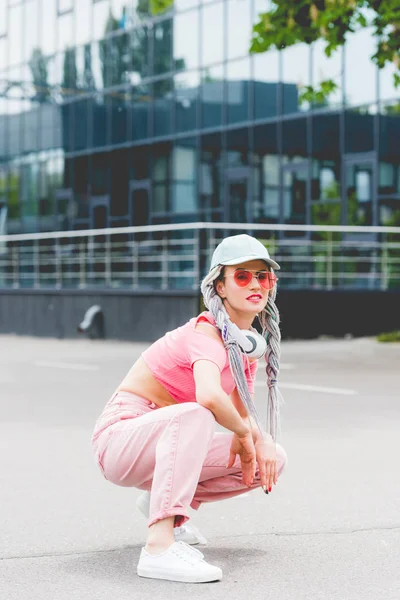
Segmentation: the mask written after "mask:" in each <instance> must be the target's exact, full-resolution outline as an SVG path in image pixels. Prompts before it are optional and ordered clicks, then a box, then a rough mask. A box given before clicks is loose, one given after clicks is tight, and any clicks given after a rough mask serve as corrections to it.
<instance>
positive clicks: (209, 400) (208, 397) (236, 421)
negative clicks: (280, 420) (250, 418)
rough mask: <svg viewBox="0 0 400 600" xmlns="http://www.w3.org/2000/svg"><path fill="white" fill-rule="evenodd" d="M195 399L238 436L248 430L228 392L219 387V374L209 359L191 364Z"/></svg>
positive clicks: (218, 421)
mask: <svg viewBox="0 0 400 600" xmlns="http://www.w3.org/2000/svg"><path fill="white" fill-rule="evenodd" d="M193 375H194V381H195V384H196V400H197V402H198V403H199V404H201V405H202V406H204V407H205V408H208V409H209V410H210V411H211V412H212V413H213V415H214V416H215V420H216V421H217V423H219V424H220V425H222V427H226V429H229V430H230V431H233V433H236V435H237V436H238V437H239V438H243V437H245V436H246V435H247V434H248V433H249V432H250V427H249V425H248V423H246V422H245V421H244V420H243V418H242V417H241V416H240V414H239V413H238V411H237V410H236V408H235V407H234V405H233V404H232V401H231V399H230V397H229V396H228V394H226V393H225V392H224V390H223V389H222V387H221V374H220V371H219V369H218V367H217V365H216V364H215V363H213V362H211V361H209V360H205V359H204V360H203V359H202V360H197V361H196V362H195V363H194V365H193Z"/></svg>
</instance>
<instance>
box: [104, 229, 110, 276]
mask: <svg viewBox="0 0 400 600" xmlns="http://www.w3.org/2000/svg"><path fill="white" fill-rule="evenodd" d="M104 266H105V282H106V285H108V287H111V286H112V273H111V269H112V267H111V242H110V235H109V234H107V235H106V244H105V261H104Z"/></svg>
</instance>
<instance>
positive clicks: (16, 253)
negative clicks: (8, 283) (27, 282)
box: [12, 242, 19, 289]
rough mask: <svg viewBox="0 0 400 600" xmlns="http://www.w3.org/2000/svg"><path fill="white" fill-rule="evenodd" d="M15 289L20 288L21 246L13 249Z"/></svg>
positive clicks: (17, 245)
mask: <svg viewBox="0 0 400 600" xmlns="http://www.w3.org/2000/svg"><path fill="white" fill-rule="evenodd" d="M12 250H13V251H12V265H13V274H14V278H13V288H15V289H17V288H19V244H18V242H17V244H16V245H15V246H13V247H12Z"/></svg>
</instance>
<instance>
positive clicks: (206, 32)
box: [0, 0, 400, 233]
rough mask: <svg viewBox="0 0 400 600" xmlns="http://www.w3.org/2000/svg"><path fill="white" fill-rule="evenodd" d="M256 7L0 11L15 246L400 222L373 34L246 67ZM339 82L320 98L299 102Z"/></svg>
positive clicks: (113, 4) (399, 101)
mask: <svg viewBox="0 0 400 600" xmlns="http://www.w3.org/2000/svg"><path fill="white" fill-rule="evenodd" d="M266 6H267V1H266V0H212V1H211V0H209V1H208V0H175V7H174V10H173V11H171V12H169V13H168V14H164V15H161V16H158V17H156V18H152V17H151V16H150V14H149V7H148V0H0V215H1V216H2V218H1V219H0V222H1V223H3V224H6V231H7V232H8V233H20V232H33V231H35V232H36V231H52V230H69V229H87V228H96V227H104V226H110V227H118V226H126V225H147V224H160V223H179V222H194V221H214V222H228V221H229V222H240V223H241V222H253V223H286V224H317V225H318V224H345V225H347V224H348V225H391V224H398V225H400V219H399V215H400V144H399V140H400V91H399V90H396V89H395V88H394V85H393V70H394V67H393V68H391V67H386V68H385V69H383V70H378V69H377V67H376V66H375V65H374V64H373V63H372V62H371V60H370V57H371V55H372V54H373V53H374V47H375V44H376V40H374V39H373V37H372V34H371V32H370V31H369V30H368V29H366V30H363V31H360V32H359V33H357V34H355V35H353V36H352V37H349V40H348V43H347V45H346V46H345V47H344V48H342V49H340V50H339V51H338V52H337V53H336V54H335V55H334V56H333V57H331V58H329V59H328V58H327V57H326V56H325V54H324V52H323V45H322V43H316V44H314V45H313V46H312V47H309V46H306V45H297V46H295V47H291V48H287V49H285V50H283V51H280V52H277V51H271V52H268V53H265V54H259V55H254V56H250V55H249V46H250V39H251V30H252V25H253V23H254V22H255V21H256V19H257V18H258V14H259V13H260V12H262V11H265V9H266ZM325 79H332V80H334V81H335V83H336V85H337V89H336V91H335V92H334V93H333V94H331V95H330V96H329V97H328V98H327V99H326V101H324V102H320V103H319V104H314V105H312V104H309V103H307V102H304V101H302V99H301V91H302V89H303V88H304V87H305V86H307V85H313V86H318V83H319V82H320V81H322V80H325Z"/></svg>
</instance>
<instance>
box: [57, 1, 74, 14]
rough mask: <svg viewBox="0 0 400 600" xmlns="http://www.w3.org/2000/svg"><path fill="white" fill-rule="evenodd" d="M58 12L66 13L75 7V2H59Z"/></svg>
mask: <svg viewBox="0 0 400 600" xmlns="http://www.w3.org/2000/svg"><path fill="white" fill-rule="evenodd" d="M57 2H58V12H60V13H61V12H66V11H68V10H72V9H73V7H74V0H57Z"/></svg>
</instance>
